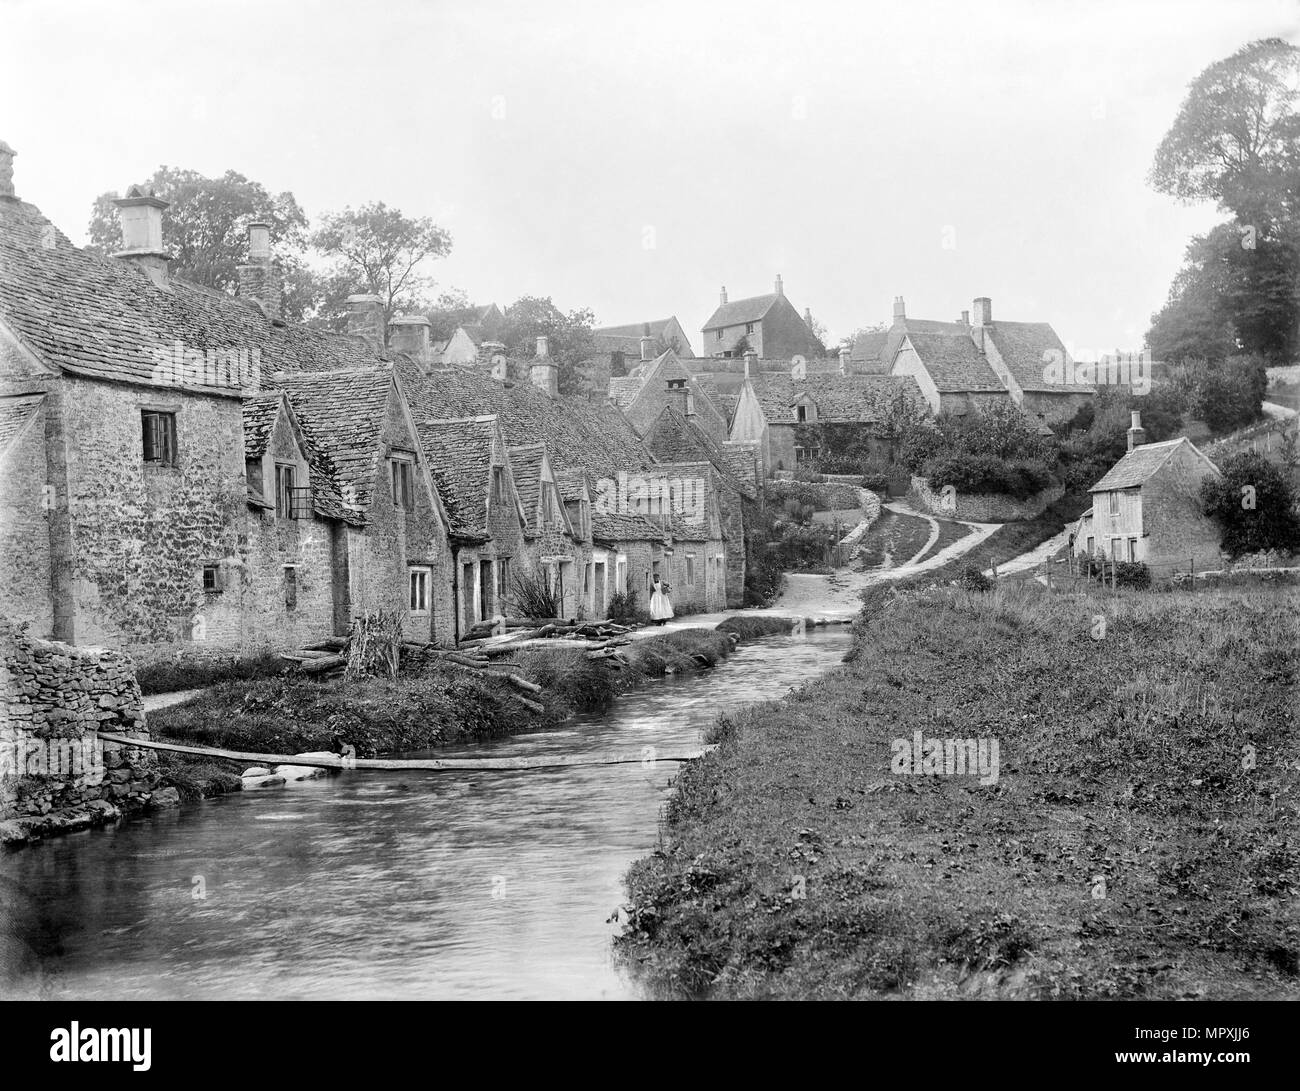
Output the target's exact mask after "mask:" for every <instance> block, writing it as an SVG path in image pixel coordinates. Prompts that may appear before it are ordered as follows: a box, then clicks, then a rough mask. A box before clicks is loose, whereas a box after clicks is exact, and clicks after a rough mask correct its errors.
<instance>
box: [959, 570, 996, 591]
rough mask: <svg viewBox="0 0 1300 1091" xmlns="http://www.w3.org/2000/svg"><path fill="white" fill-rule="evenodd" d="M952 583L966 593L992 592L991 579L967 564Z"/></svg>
mask: <svg viewBox="0 0 1300 1091" xmlns="http://www.w3.org/2000/svg"><path fill="white" fill-rule="evenodd" d="M953 583H954V584H956V585H957V586H958V587H963V588H965V589H966V590H967V591H991V590H993V578H992V577H991V576H986V575H984V573H983V572H981V571H980V570H979V569H978V568H976V567H975V566H974V565H973V564H968V565H967V566H966V567H965V568H963V569H962V570H961V572H960V573H958V575H957V578H956V579H955V580H953Z"/></svg>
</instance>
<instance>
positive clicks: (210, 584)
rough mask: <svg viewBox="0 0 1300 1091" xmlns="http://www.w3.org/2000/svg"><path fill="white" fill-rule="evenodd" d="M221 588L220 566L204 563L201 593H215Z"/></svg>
mask: <svg viewBox="0 0 1300 1091" xmlns="http://www.w3.org/2000/svg"><path fill="white" fill-rule="evenodd" d="M222 590H223V587H222V585H221V566H220V565H216V564H205V565H204V566H203V593H204V594H205V595H216V594H219V593H220V592H221V591H222Z"/></svg>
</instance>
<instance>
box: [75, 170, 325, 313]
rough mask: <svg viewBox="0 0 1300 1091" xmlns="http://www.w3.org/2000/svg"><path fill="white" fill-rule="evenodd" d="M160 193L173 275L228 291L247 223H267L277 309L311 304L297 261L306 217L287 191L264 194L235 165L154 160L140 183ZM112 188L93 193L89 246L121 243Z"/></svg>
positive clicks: (108, 248) (243, 257) (306, 275)
mask: <svg viewBox="0 0 1300 1091" xmlns="http://www.w3.org/2000/svg"><path fill="white" fill-rule="evenodd" d="M141 186H142V188H144V189H146V190H150V191H152V192H153V193H155V194H156V195H157V196H159V197H161V198H162V199H163V200H165V201H168V202H169V205H168V207H167V208H166V209H165V210H164V211H163V238H164V239H165V240H166V246H167V250H168V252H169V253H170V254H171V255H172V269H173V271H174V272H175V273H176V275H177V276H180V277H183V278H184V279H186V280H189V281H193V282H194V283H196V284H202V285H205V286H206V287H209V288H215V289H217V290H218V291H223V292H234V291H235V289H236V288H237V287H238V285H239V272H238V269H239V266H240V265H243V264H246V263H247V261H248V225H249V224H250V223H253V222H255V221H258V220H260V221H263V222H266V223H269V224H270V225H271V233H272V238H273V239H274V240H275V258H276V261H277V263H278V264H279V266H280V270H281V272H282V273H283V274H284V279H285V313H286V315H287V316H288V317H290V318H301V317H302V316H303V315H304V314H306V313H308V312H309V311H310V310H312V309H313V307H314V305H315V297H316V291H317V286H316V280H315V276H314V274H313V273H312V272H311V270H310V269H309V268H308V267H307V265H306V264H305V262H304V261H303V253H304V247H305V244H306V231H307V217H306V215H304V213H303V211H302V209H301V208H300V207H299V206H298V202H297V200H296V199H295V198H294V196H293V194H292V193H289V192H287V191H286V192H284V193H278V194H273V193H269V192H268V191H267V190H266V188H265V187H264V186H262V185H261V183H259V182H254V181H252V180H251V179H248V178H246V177H244V175H242V174H240V173H238V172H237V171H233V170H231V171H226V173H225V174H223V175H221V176H220V177H219V178H209V177H207V176H206V175H203V174H200V173H199V172H198V171H194V170H182V169H181V168H178V167H167V166H163V167H159V168H158V169H157V170H156V171H154V173H153V176H152V177H150V178H147V179H145V180H144V182H142V183H141ZM119 196H120V194H118V193H116V192H110V193H102V194H100V195H99V196H98V197H97V198H96V199H95V204H94V208H93V210H92V213H91V218H90V249H92V250H97V251H98V252H100V253H103V254H111V253H113V252H114V251H116V250H120V249H121V247H122V233H121V228H120V225H119V222H118V213H117V207H116V206H115V205H114V204H113V200H114V198H116V197H119Z"/></svg>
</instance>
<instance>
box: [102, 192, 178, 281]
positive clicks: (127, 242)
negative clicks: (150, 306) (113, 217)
mask: <svg viewBox="0 0 1300 1091" xmlns="http://www.w3.org/2000/svg"><path fill="white" fill-rule="evenodd" d="M113 204H115V205H116V206H117V208H118V219H119V220H120V221H121V223H122V249H121V250H119V251H118V252H117V253H116V254H114V255H113V257H115V258H121V259H122V260H123V261H129V262H131V263H132V264H134V265H137V266H139V267H140V268H141V269H143V270H144V271H145V273H147V274H148V276H149V279H150V280H152V281H153V282H154V284H155V285H156V286H157V287H159V288H161V289H163V290H164V291H171V288H170V286H169V285H168V283H167V273H168V254H167V252H166V251H165V250H163V237H162V214H163V209H165V208H166V207H167V202H166V201H164V200H163V199H162V198H161V197H155V196H154V195H153V194H152V193H145V192H144V190H142V189H141V188H140V187H139V186H132V187H131V188H130V189H128V190H127V191H126V196H125V197H118V198H117V199H116V200H114V201H113Z"/></svg>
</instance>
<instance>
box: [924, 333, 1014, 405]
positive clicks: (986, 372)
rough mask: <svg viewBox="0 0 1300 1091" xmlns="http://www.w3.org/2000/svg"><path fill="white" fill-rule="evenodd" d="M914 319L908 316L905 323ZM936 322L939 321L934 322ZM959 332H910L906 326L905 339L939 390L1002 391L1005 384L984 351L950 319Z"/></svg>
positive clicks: (950, 391)
mask: <svg viewBox="0 0 1300 1091" xmlns="http://www.w3.org/2000/svg"><path fill="white" fill-rule="evenodd" d="M914 321H916V320H915V319H910V318H909V319H908V326H909V327H910V326H911V324H912V323H913V322H914ZM934 325H939V323H934ZM952 325H954V326H956V327H957V328H958V329H961V330H962V332H961V333H956V334H948V333H913V332H911V330H910V328H909V331H908V334H907V341H908V342H911V345H912V347H913V348H914V349H915V350H916V354H917V356H919V357H920V358H921V363H922V364H924V365H925V370H926V371H927V372H929V374H930V378H931V379H932V380H933V381H934V385H935V386H936V387H937V388H938V390H939V392H940V393H941V394H955V393H965V392H968V391H977V392H983V391H988V392H995V391H996V392H998V393H1005V392H1006V389H1007V388H1006V386H1005V385H1004V384H1003V382H1002V380H1001V379H999V378H998V376H997V372H995V371H994V370H993V368H992V366H991V365H990V364H989V362H988V359H987V358H986V357H985V355H984V353H982V352H980V350H979V348H978V346H976V344H975V342H974V341H972V340H971V336H970V333H969V332H967V331H966V330H964V329H963V328H962V327H961V326H960V325H958V324H956V323H952Z"/></svg>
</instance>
